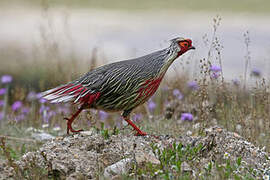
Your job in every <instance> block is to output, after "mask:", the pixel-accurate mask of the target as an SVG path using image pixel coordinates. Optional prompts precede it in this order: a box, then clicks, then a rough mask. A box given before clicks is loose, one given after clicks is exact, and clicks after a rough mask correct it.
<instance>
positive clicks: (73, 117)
mask: <svg viewBox="0 0 270 180" xmlns="http://www.w3.org/2000/svg"><path fill="white" fill-rule="evenodd" d="M82 110H83V107H80V109H79V110H78V111H77V112H76V113H75V114H73V115H72V116H71V118H64V119H66V120H67V134H69V130H70V131H71V132H73V133H76V132H80V131H82V129H80V130H74V129H73V128H72V126H71V124H72V122H73V121H74V119H75V118H76V117H77V116H78V115H79V114H80V112H81V111H82Z"/></svg>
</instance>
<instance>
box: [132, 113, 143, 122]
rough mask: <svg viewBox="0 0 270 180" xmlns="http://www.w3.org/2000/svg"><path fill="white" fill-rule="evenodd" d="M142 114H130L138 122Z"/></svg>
mask: <svg viewBox="0 0 270 180" xmlns="http://www.w3.org/2000/svg"><path fill="white" fill-rule="evenodd" d="M142 117H143V115H142V114H141V113H138V114H135V115H133V116H132V119H133V121H134V122H138V121H140V120H141V119H142Z"/></svg>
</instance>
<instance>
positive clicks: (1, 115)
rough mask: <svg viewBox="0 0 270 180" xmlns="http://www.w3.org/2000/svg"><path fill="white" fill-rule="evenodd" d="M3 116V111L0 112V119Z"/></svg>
mask: <svg viewBox="0 0 270 180" xmlns="http://www.w3.org/2000/svg"><path fill="white" fill-rule="evenodd" d="M3 118H4V113H3V112H0V120H2V119H3Z"/></svg>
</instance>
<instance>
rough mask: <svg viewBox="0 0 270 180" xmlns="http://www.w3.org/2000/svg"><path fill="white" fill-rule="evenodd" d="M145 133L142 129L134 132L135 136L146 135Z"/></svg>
mask: <svg viewBox="0 0 270 180" xmlns="http://www.w3.org/2000/svg"><path fill="white" fill-rule="evenodd" d="M146 135H147V133H146V132H143V131H139V132H137V133H136V134H135V136H146Z"/></svg>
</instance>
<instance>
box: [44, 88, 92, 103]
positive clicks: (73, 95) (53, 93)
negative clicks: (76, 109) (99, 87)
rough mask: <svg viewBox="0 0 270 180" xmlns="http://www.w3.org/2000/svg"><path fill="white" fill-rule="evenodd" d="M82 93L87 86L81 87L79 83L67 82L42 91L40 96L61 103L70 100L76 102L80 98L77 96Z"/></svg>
mask: <svg viewBox="0 0 270 180" xmlns="http://www.w3.org/2000/svg"><path fill="white" fill-rule="evenodd" d="M84 94H85V95H86V94H87V88H85V87H83V86H82V85H81V84H73V83H69V84H65V85H61V86H58V87H56V88H53V89H50V90H47V91H45V92H42V93H41V96H42V98H44V99H46V100H48V101H49V102H51V103H61V102H71V101H72V102H74V103H76V102H78V100H79V99H80V98H78V96H80V97H81V96H83V95H84ZM77 98H78V99H77ZM76 99H77V101H76Z"/></svg>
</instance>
